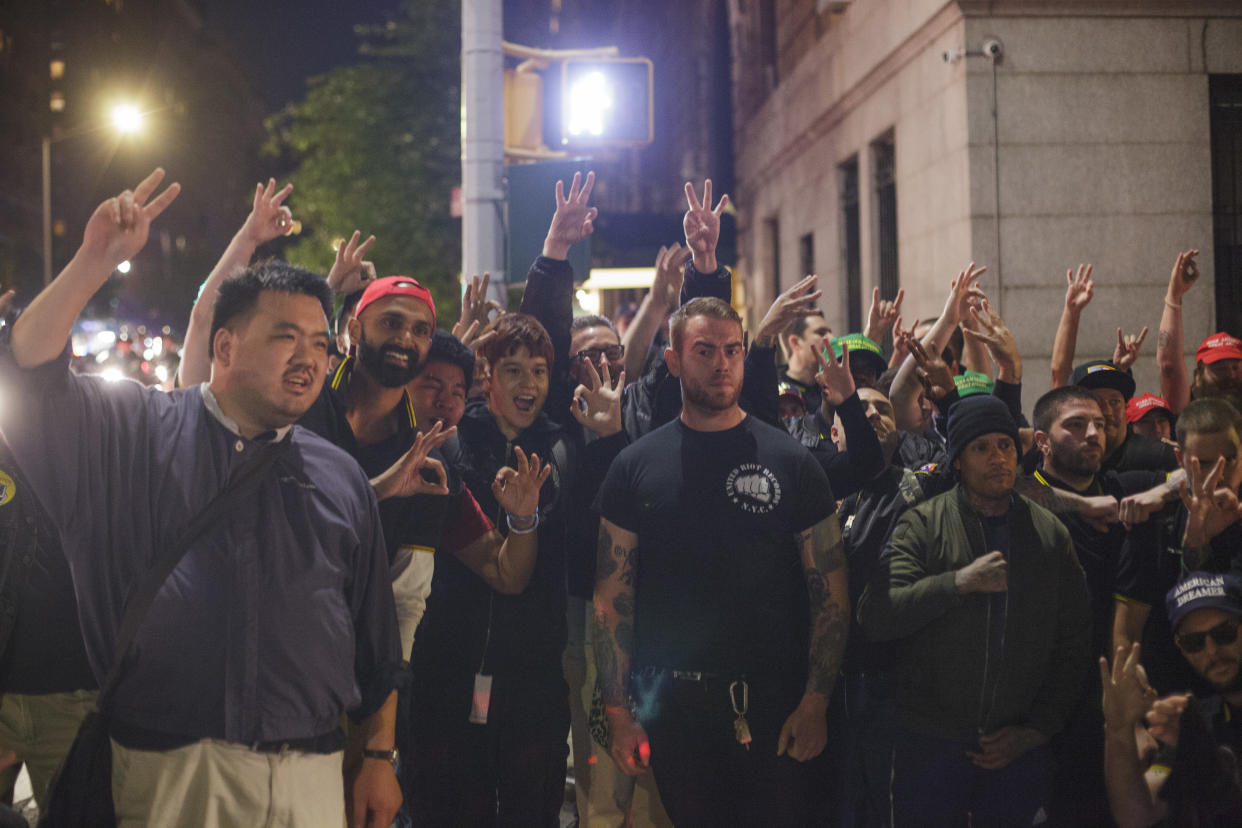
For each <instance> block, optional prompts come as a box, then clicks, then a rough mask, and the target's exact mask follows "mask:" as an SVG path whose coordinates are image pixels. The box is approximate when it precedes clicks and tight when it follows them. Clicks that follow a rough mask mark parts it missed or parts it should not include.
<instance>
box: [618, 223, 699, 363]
mask: <svg viewBox="0 0 1242 828" xmlns="http://www.w3.org/2000/svg"><path fill="white" fill-rule="evenodd" d="M689 259H690V248H688V247H682V246H681V245H680V244H674V245H673V246H672V247H661V248H660V252H659V253H657V254H656V260H655V279H654V280H652V282H651V290H649V291H647V295H646V296H644V297H643V301H642V304H640V305H639V306H638V312H637V313H636V314H634V321H633V322H631V323H630V326H629V327H628V328H626V329H625V334H624V335H623V336H622V337H621V344H622V345H624V346H625V373H626V374H627V375H628V376H630V377H633V378H635V379H637V378H638V377H639V376H641V375H642V371H643V364H644V363H645V362H646V361H647V351H648V350H649V349H650V348H651V343H652V341H653V340H654V339H655V335H656V332H657V331H659V330H660V326H661V325H662V324H664V319H665V317H666V316H668V314H669V313H671V312H672V311H674V310H676V309H677V302H678V298H679V297H680V296H681V282H682V268H684V267H685V265H686V262H687V261H689Z"/></svg>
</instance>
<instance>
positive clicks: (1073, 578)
mask: <svg viewBox="0 0 1242 828" xmlns="http://www.w3.org/2000/svg"><path fill="white" fill-rule="evenodd" d="M948 437H949V462H950V464H951V465H952V467H953V469H954V471H955V473H956V474H957V476H958V483H957V485H956V486H954V487H953V489H951V490H950V491H948V492H945V493H944V494H942V495H938V496H936V497H933V498H931V499H930V500H928V501H926V502H924V503H921V504H919V505H918V506H915V507H913V508H911V509H909V510H908V511H907V512H906V513H905V514H904V515H903V516H902V518H901V520H900V522H899V523H898V524H897V526H896V528H895V529H894V530H893V534H892V537H891V538H890V540H889V544H888V547H887V548H886V549H885V551H884V555H883V557H882V560H881V561H880V563H879V565H878V567H877V570H876V575H875V577H874V578H873V579H872V581H871V583H870V584H869V585H868V587H867V589H866V591H865V592H864V594H863V596H862V599H861V600H860V602H859V606H858V618H859V622H860V623H861V624H862V627H863V629H864V631H865V632H866V633H867V634H868V636H869V637H870V638H871V639H872V640H873V641H876V642H879V641H893V642H895V657H896V661H897V667H896V670H895V673H896V675H897V677H898V678H897V682H898V686H897V690H896V692H897V715H898V725H899V727H898V731H897V733H896V735H895V739H894V750H893V764H892V768H891V774H890V779H891V780H892V782H891V787H890V805H891V814H892V817H893V824H894V825H896V826H900V825H915V824H918V825H924V824H936V825H941V824H945V825H948V824H965V823H966V821H967V814H970V815H972V818H973V820H974V822H975V823H976V824H1025V825H1038V824H1040V823H1042V822H1046V821H1047V820H1048V802H1049V799H1050V794H1051V784H1050V783H1051V779H1052V760H1051V754H1050V751H1049V748H1048V744H1047V743H1048V740H1049V739H1050V738H1051V737H1052V736H1053V735H1054V734H1056V733H1057V732H1058V731H1059V730H1060V729H1061V728H1062V726H1063V725H1064V723H1065V720H1066V718H1067V716H1068V715H1069V713H1070V711H1071V710H1072V709H1073V707H1074V705H1075V704H1076V703H1077V702H1078V698H1079V694H1080V693H1081V690H1082V688H1081V685H1082V679H1083V676H1084V675H1085V665H1086V664H1087V662H1088V659H1089V657H1090V655H1089V653H1090V629H1091V626H1090V610H1089V605H1088V597H1087V587H1086V581H1085V579H1084V577H1083V573H1082V568H1081V567H1080V566H1079V565H1078V560H1077V557H1076V556H1075V554H1074V549H1073V544H1072V542H1071V541H1070V537H1069V533H1068V532H1067V531H1066V529H1065V527H1064V526H1063V525H1062V524H1061V522H1060V521H1059V520H1057V519H1056V517H1055V516H1053V515H1052V513H1050V512H1048V511H1046V510H1045V509H1043V508H1042V507H1040V506H1038V505H1037V504H1035V503H1033V502H1032V501H1030V500H1028V499H1027V498H1025V497H1023V496H1021V495H1019V494H1018V493H1017V492H1015V491H1014V483H1015V481H1016V479H1017V474H1018V445H1019V443H1018V427H1017V424H1016V423H1015V422H1014V420H1013V417H1012V416H1011V415H1010V413H1009V409H1008V408H1007V407H1006V406H1005V404H1004V403H1003V402H1001V401H1000V400H998V399H996V398H994V397H990V396H983V395H979V396H974V397H969V398H967V399H964V400H961V401H960V402H958V403H957V404H956V405H955V406H954V407H953V409H952V410H951V412H950V415H949V424H948ZM929 809H930V810H929Z"/></svg>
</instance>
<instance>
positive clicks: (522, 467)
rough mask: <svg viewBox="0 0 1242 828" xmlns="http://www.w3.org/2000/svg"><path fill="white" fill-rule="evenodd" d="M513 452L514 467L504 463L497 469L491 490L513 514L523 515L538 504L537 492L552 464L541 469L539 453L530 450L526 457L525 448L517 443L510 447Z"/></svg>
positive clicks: (503, 507) (532, 512) (506, 509)
mask: <svg viewBox="0 0 1242 828" xmlns="http://www.w3.org/2000/svg"><path fill="white" fill-rule="evenodd" d="M513 455H514V457H515V458H516V459H517V462H516V463H515V464H514V465H516V466H517V468H516V469H514V468H510V467H509V466H505V467H503V468H501V470H500V471H498V472H496V478H495V479H494V480H492V494H493V495H495V496H496V502H497V503H499V504H500V508H502V509H504V510H505V511H506V512H508V513H509V514H511V515H514V516H515V517H526V516H527V515H533V514H534V513H535V510H536V509H538V508H539V492H540V490H541V489H542V488H543V484H544V482H545V481H547V479H548V476H549V475H551V474H552V467H551V466H550V465H544V467H543V468H542V469H540V468H539V455H538V454H534V453H533V452H532V453H531V455H530V459H529V460H528V459H527V457H526V452H524V451H522V450H521V449H520V448H518V447H517V446H514V447H513Z"/></svg>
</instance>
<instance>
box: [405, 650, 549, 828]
mask: <svg viewBox="0 0 1242 828" xmlns="http://www.w3.org/2000/svg"><path fill="white" fill-rule="evenodd" d="M473 690H474V675H473V674H470V675H455V674H453V675H444V674H440V675H432V674H427V673H423V674H421V675H418V674H416V676H415V679H414V687H413V697H412V705H411V717H410V718H411V739H410V742H409V743H410V746H411V754H410V755H409V756H407V757H403V758H404V759H408V772H407V774H406V775H405V779H403V780H402V782H403V785H402V787H403V788H404V790H403V794H404V795H405V797H406V802H407V805H408V813H409V815H410V817H411V818H412V820H413V824H414V825H418V826H424V825H426V826H440V825H446V826H449V825H451V826H493V825H494V826H522V828H528V827H529V828H539V827H540V826H547V827H548V828H555V827H556V826H557V825H558V824H559V814H560V809H561V804H562V802H563V801H564V798H565V763H566V760H567V759H568V757H569V746H568V736H569V688H568V686H567V685H566V684H565V680H564V678H563V677H562V676H561V669H560V665H557V666H556V669H555V671H554V672H553V671H551V670H549V671H548V672H547V674H541V675H533V676H532V675H512V674H510V675H504V674H501V675H496V676H493V678H492V693H491V706H490V709H489V711H488V721H487V724H485V725H479V724H471V723H470V721H469V715H470V700H471V696H472V693H473Z"/></svg>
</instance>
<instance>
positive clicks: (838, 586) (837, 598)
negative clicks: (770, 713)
mask: <svg viewBox="0 0 1242 828" xmlns="http://www.w3.org/2000/svg"><path fill="white" fill-rule="evenodd" d="M798 547H799V550H800V552H801V555H802V568H803V570H804V571H805V573H806V586H807V593H808V595H809V597H810V602H811V646H810V658H809V664H808V668H807V679H806V692H805V693H804V694H803V696H802V701H801V702H799V703H798V707H797V709H796V710H794V712H793V713H792V714H790V716H789V718H788V719H787V720H786V721H785V726H784V727H783V728H781V735H780V740H779V741H778V743H777V746H776V752H777V754H778V755H780V754H784V753H785V752H786V749H788V752H789V755H790V757H792V758H794V759H797V760H798V761H799V762H806V761H807V760H810V759H814V758H815V757H816V756H818V755H819V754H820V751H822V750H823V749H824V745H825V744H827V742H828V723H827V719H826V718H825V712H826V711H827V709H828V698H829V697H830V696H831V695H832V688H833V685H834V684H836V681H837V673H838V672H839V671H840V669H841V659H842V658H843V657H844V656H845V639H846V637H847V636H848V635H849V630H850V598H849V592H848V583H847V580H846V571H845V548H844V546H843V545H842V543H841V526H840V523H839V522H838V521H837V516H836V515H835V514H833V515H829V516H828V517H826V518H824V519H823V520H821V521H820V522H819V523H817V524H815V525H814V526H812V527H811V528H810V529H807V530H806V531H805V532H802V533H800V534H799V535H798Z"/></svg>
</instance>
